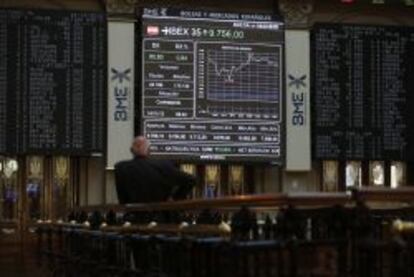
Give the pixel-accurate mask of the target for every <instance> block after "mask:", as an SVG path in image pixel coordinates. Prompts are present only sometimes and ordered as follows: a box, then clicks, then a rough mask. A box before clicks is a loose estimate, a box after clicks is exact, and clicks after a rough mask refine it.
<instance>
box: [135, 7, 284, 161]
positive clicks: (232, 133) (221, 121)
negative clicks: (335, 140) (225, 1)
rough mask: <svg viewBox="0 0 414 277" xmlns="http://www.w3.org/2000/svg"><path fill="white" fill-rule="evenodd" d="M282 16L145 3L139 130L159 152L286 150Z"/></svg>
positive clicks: (213, 156) (272, 153) (259, 154)
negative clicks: (284, 147) (158, 5)
mask: <svg viewBox="0 0 414 277" xmlns="http://www.w3.org/2000/svg"><path fill="white" fill-rule="evenodd" d="M283 26H284V25H283V23H282V22H281V20H278V19H276V18H274V17H272V16H270V15H263V14H239V13H218V12H206V11H184V10H171V9H163V8H157V9H144V10H143V14H142V26H141V28H142V29H141V31H142V34H141V35H142V36H141V40H142V45H141V55H142V56H141V62H142V72H141V73H142V76H141V82H142V89H141V98H140V99H141V107H140V108H141V111H140V114H141V118H140V119H141V121H140V125H141V131H142V133H143V134H144V135H145V136H146V137H147V138H149V139H150V141H151V153H152V155H155V156H158V157H168V158H171V157H174V158H178V159H190V160H191V159H192V160H224V161H228V160H229V161H238V160H240V161H263V162H269V161H270V162H275V163H280V162H281V161H282V157H283V134H284V130H283V129H284V127H283V126H284V125H283V116H282V115H283V103H282V102H283V52H284V27H283Z"/></svg>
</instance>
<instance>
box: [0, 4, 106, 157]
mask: <svg viewBox="0 0 414 277" xmlns="http://www.w3.org/2000/svg"><path fill="white" fill-rule="evenodd" d="M106 25H107V22H106V16H105V14H104V13H93V12H73V11H51V10H11V9H4V10H0V153H4V154H24V153H36V154H47V153H54V154H59V153H60V154H69V155H72V154H73V155H91V154H99V155H102V153H103V151H104V148H105V144H104V142H105V119H106V114H105V106H106V105H105V103H106V55H107V50H106V32H107V28H106Z"/></svg>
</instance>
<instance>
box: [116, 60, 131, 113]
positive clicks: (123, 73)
mask: <svg viewBox="0 0 414 277" xmlns="http://www.w3.org/2000/svg"><path fill="white" fill-rule="evenodd" d="M130 74H131V68H127V69H125V70H118V69H116V68H111V82H113V96H114V98H113V99H114V104H115V107H114V113H113V116H114V120H115V121H127V120H128V118H129V105H130V98H131V89H130V82H131V77H130Z"/></svg>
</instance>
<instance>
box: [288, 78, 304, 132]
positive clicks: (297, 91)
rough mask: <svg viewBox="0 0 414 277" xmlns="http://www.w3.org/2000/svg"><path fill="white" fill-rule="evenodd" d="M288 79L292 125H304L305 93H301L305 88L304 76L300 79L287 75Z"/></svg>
mask: <svg viewBox="0 0 414 277" xmlns="http://www.w3.org/2000/svg"><path fill="white" fill-rule="evenodd" d="M288 78H289V83H288V87H289V91H290V95H291V97H292V98H291V101H292V105H293V107H292V125H294V126H302V125H304V124H305V103H306V102H305V100H306V99H305V97H306V95H305V92H303V91H302V88H306V83H305V81H306V78H307V76H306V75H302V76H300V77H295V76H293V75H291V74H289V75H288Z"/></svg>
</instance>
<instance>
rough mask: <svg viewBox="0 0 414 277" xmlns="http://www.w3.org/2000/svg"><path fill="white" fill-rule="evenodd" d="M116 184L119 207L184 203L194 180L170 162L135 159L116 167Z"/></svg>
mask: <svg viewBox="0 0 414 277" xmlns="http://www.w3.org/2000/svg"><path fill="white" fill-rule="evenodd" d="M115 184H116V190H117V194H118V200H119V203H120V204H125V203H144V202H160V201H165V200H167V199H169V198H172V199H185V197H186V196H187V195H188V194H189V193H190V192H191V189H192V188H193V186H194V185H195V178H194V177H193V176H191V175H188V174H186V173H184V172H182V171H180V170H179V169H178V168H176V167H175V166H174V164H173V163H172V162H170V161H165V160H153V159H149V158H143V157H135V158H134V159H132V160H128V161H121V162H118V163H117V164H116V165H115Z"/></svg>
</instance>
